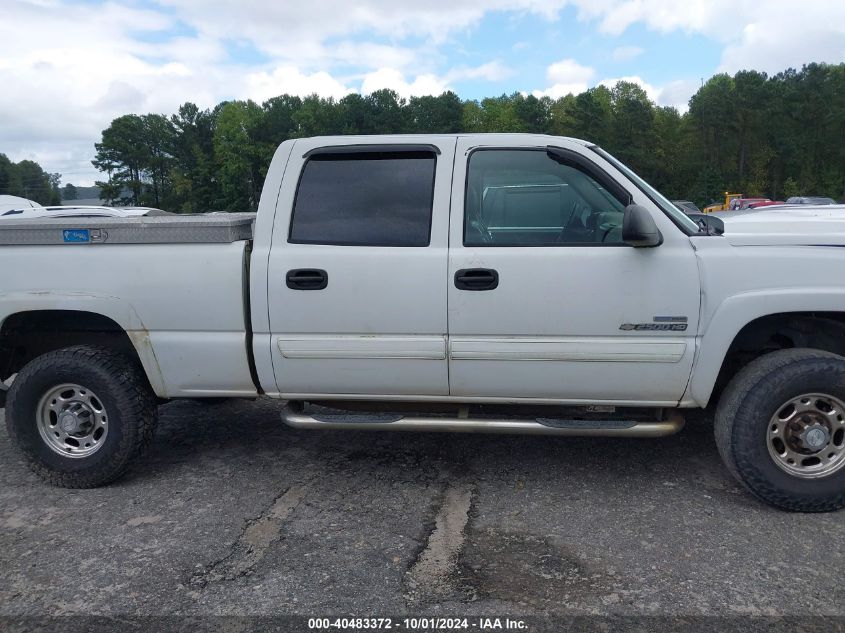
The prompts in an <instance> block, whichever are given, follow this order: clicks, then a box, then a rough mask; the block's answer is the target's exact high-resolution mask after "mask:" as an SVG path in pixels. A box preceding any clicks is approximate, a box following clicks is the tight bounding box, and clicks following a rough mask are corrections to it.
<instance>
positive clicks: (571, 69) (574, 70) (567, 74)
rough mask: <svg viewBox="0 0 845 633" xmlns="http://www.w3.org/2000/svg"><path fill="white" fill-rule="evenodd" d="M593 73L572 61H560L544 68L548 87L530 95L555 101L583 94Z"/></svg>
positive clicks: (588, 67)
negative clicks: (567, 96)
mask: <svg viewBox="0 0 845 633" xmlns="http://www.w3.org/2000/svg"><path fill="white" fill-rule="evenodd" d="M595 72H596V71H595V70H594V69H593V68H591V67H590V66H584V65H582V64H579V63H578V62H577V61H575V60H574V59H562V60H560V61H558V62H555V63H554V64H551V65H550V66H549V67H548V68H546V79H547V80H548V82H549V84H550V85H549V87H548V88H546V89H545V90H534V91H533V92H532V94H533V95H534V96H535V97H551V98H552V99H557V98H559V97H563V96H564V95H568V94H578V93H580V92H584V91H585V90H586V89H587V86H588V82H589V81H590V79H591V78H592V77H593V75H595Z"/></svg>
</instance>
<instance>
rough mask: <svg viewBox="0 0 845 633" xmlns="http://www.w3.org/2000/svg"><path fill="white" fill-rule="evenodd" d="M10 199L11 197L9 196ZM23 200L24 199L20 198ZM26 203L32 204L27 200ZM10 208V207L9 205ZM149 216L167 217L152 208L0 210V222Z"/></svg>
mask: <svg viewBox="0 0 845 633" xmlns="http://www.w3.org/2000/svg"><path fill="white" fill-rule="evenodd" d="M10 197H11V196H10ZM21 200H25V198H21ZM27 202H32V201H31V200H27ZM10 206H11V205H10ZM150 215H167V212H166V211H162V210H161V209H154V208H152V207H99V206H58V207H52V206H51V207H44V206H41V205H38V204H37V203H33V205H32V206H22V205H17V206H13V207H12V208H0V220H12V219H15V220H34V219H36V218H85V217H88V218H95V217H99V218H139V217H143V216H150Z"/></svg>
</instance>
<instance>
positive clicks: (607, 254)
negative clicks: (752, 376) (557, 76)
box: [448, 136, 699, 406]
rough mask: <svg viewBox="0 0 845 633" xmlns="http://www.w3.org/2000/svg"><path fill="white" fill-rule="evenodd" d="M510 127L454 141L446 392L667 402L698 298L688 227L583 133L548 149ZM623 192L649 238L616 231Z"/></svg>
mask: <svg viewBox="0 0 845 633" xmlns="http://www.w3.org/2000/svg"><path fill="white" fill-rule="evenodd" d="M520 138H525V137H507V136H501V137H490V138H489V139H484V140H483V141H479V139H478V138H477V137H475V138H473V137H462V138H459V140H458V145H457V151H456V167H455V178H454V181H453V198H452V209H453V210H452V217H451V227H450V251H449V290H448V293H449V303H448V313H449V348H450V349H449V353H450V363H449V369H450V374H449V379H450V394H451V395H452V396H457V397H461V398H483V399H504V400H514V399H521V398H531V399H538V400H554V401H558V402H570V403H591V402H592V403H596V402H607V403H616V404H626V403H629V404H641V405H646V404H649V405H655V406H669V405H672V404H674V403H677V401H678V400H679V399H680V398H681V396H682V394H683V392H684V389H685V386H686V383H687V380H688V378H689V374H690V369H691V366H692V360H693V355H694V351H695V333H696V330H697V324H698V310H699V280H698V270H697V264H696V259H695V254H694V252H693V249H692V246H691V245H690V242H689V238H688V236H687V235H685V234H684V233H683V232H682V231H681V230H680V229H679V228H678V227H677V226H675V225H674V224H673V223H672V221H671V220H670V219H669V218H668V217H666V216H665V215H664V214H663V213H662V212H661V211H660V210H659V208H658V207H657V206H656V205H655V204H654V203H653V202H652V201H651V200H650V199H648V198H647V197H646V196H645V194H644V193H643V192H641V191H640V190H639V189H637V188H636V187H634V186H633V185H632V184H631V183H630V181H627V180H625V179H624V178H623V177H622V176H621V174H620V173H619V172H618V171H616V170H615V169H614V168H613V166H611V165H610V164H609V163H607V162H606V161H605V160H604V159H603V158H601V157H600V156H598V155H597V154H595V153H594V152H592V151H591V150H590V149H588V148H586V147H585V146H583V145H581V144H578V143H574V142H570V141H565V140H563V139H561V140H560V141H559V144H560V147H561V148H562V152H558V153H557V154H556V153H555V150H553V149H550V148H547V147H545V146H537V145H536V144H535V145H531V144H525V142H523V141H520ZM529 143H530V141H529ZM562 155H569V156H577V157H580V158H579V160H578V161H575V162H573V161H571V160H563V159H561V156H562ZM579 164H581V166H580V167H579V166H578V165H579ZM629 197H630V199H629ZM631 200H632V201H633V202H635V203H637V204H640V205H642V206H646V207H647V208H648V209H649V210H651V211H652V215H653V216H654V219H655V222H656V223H657V224H658V227H659V229H660V231H661V233H662V235H663V238H664V241H663V243H662V244H661V245H660V246H657V247H653V248H634V247H632V246H628V245H626V244H624V243H623V242H622V218H623V213H624V209H625V206H626V205H627V204H628V203H629V202H630V201H631Z"/></svg>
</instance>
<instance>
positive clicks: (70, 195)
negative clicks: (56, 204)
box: [62, 183, 79, 200]
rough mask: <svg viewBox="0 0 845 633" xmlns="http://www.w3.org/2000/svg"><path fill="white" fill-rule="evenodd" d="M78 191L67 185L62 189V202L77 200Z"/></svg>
mask: <svg viewBox="0 0 845 633" xmlns="http://www.w3.org/2000/svg"><path fill="white" fill-rule="evenodd" d="M78 198H79V191H78V190H77V189H76V187H74V186H73V185H72V184H70V183H67V184H66V185H65V186H64V187H62V200H77V199H78Z"/></svg>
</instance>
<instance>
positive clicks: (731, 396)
mask: <svg viewBox="0 0 845 633" xmlns="http://www.w3.org/2000/svg"><path fill="white" fill-rule="evenodd" d="M831 209H832V208H830V207H828V210H826V211H821V210H819V211H817V212H811V211H809V210H802V211H801V213H800V216H799V215H798V214H789V213H783V212H781V213H779V214H778V213H775V212H771V213H769V212H766V211H760V212H755V213H754V214H753V215H747V214H746V215H740V216H738V218H737V219H736V221H735V222H734V220H732V219H730V218H726V219H725V221H724V222H722V221H721V220H718V219H710V218H708V216H699V217H697V218H696V217H692V218H691V217H688V216H687V215H685V214H684V213H683V212H681V211H680V210H679V209H678V208H677V207H676V206H675V205H673V204H672V203H671V202H669V201H668V200H666V199H665V198H664V197H663V196H661V195H660V194H659V193H658V192H657V191H655V190H654V189H653V188H651V187H650V186H649V185H648V184H647V183H645V182H644V181H643V180H641V179H640V178H639V177H637V176H636V175H635V174H634V173H633V172H631V171H630V170H629V169H628V168H626V167H625V166H624V165H623V164H621V163H620V162H619V161H617V160H616V159H614V158H613V157H612V156H610V155H609V154H608V153H606V152H605V151H603V150H602V149H600V148H598V147H596V146H595V145H592V144H590V143H586V142H583V141H578V140H573V139H567V138H559V137H550V136H539V135H519V134H517V135H443V136H380V137H352V136H347V137H326V138H310V139H297V140H289V141H285V142H284V143H282V144H281V146H280V147H279V148H278V150H277V152H276V154H275V156H274V158H273V161H272V164H271V165H270V168H269V171H268V173H267V178H266V182H265V184H264V191H263V193H262V196H261V201H260V205H259V209H258V213H257V216H255V217H253V216H250V215H243V214H240V215H233V216H231V217H230V216H225V215H205V216H199V217H178V216H165V217H149V218H147V217H143V218H134V219H111V218H76V219H66V220H38V221H26V220H7V221H5V222H4V223H3V228H2V229H0V271H2V276H0V381H3V383H2V384H3V390H2V391H0V399H2V400H3V401H5V409H6V413H5V417H6V424H7V427H8V431H9V435H10V437H11V439H12V440H13V442H14V444H15V446H16V447H17V448H18V449H19V452H20V454H21V455H22V456H23V457H24V459H25V460H26V461H27V462H28V463H29V464H30V466H31V467H32V468H33V469H34V470H35V471H36V472H37V473H39V474H40V475H41V476H42V477H44V478H45V479H47V480H49V481H51V482H53V483H55V484H59V485H63V486H76V487H85V486H96V485H100V484H104V483H107V482H109V481H111V480H113V479H115V478H116V477H118V476H119V475H120V474H121V473H122V472H124V470H125V469H126V468H127V465H128V464H129V463H130V461H131V460H132V458H133V457H134V456H135V455H137V454H138V453H139V451H140V450H141V449H142V448H143V446H144V445H145V444H146V443H148V441H149V440H150V437H151V435H152V433H153V430H154V428H155V423H156V407H157V405H158V404H159V403H161V402H163V401H165V400H168V399H173V398H219V397H245V398H253V397H257V396H259V395H267V396H271V397H275V398H280V399H284V400H285V401H287V402H286V404H285V406H284V409H283V413H282V417H283V419H284V421H285V422H287V423H288V424H291V425H294V426H297V427H309V428H315V429H317V428H326V429H338V428H344V429H346V428H349V429H362V428H364V429H385V430H386V429H413V430H449V431H491V432H507V433H542V434H547V435H603V436H635V437H636V436H639V437H653V436H659V435H666V434H670V433H674V432H676V431H678V430H679V429H680V428H681V427H682V425H683V417H682V415H681V412H682V411H683V409H687V408H693V407H699V408H703V407H707V406H709V405H710V404H711V403H714V404H716V407H715V433H716V441H717V444H718V448H719V451H720V452H721V455H722V457H723V458H724V460H725V462H726V464H727V466H728V468H729V469H730V471H731V472H732V473H733V475H734V476H736V478H737V479H738V480H739V481H740V482H742V484H744V485H745V486H746V487H747V488H748V489H749V490H750V491H751V492H752V493H754V494H755V495H757V496H758V497H760V498H761V499H763V500H765V501H767V502H769V503H771V504H774V505H776V506H779V507H782V508H786V509H792V510H805V511H822V510H832V509H837V508H840V507H842V506H843V504H845V437H843V435H844V434H845V357H843V354H845V282H844V281H843V276H842V270H843V266H845V248H843V247H845V220H843V218H842V217H841V216H842V211H841V209H839V210H837V209H832V210H831ZM767 213H768V215H767Z"/></svg>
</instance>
